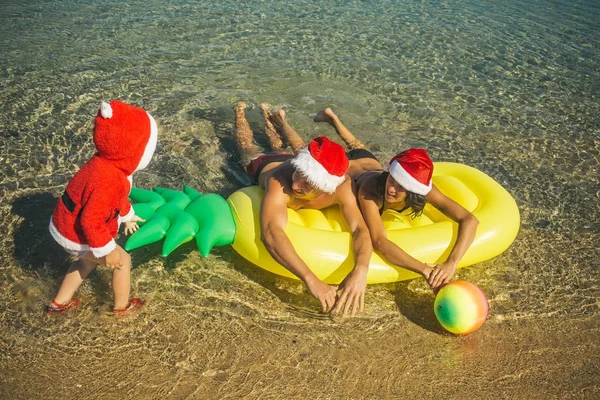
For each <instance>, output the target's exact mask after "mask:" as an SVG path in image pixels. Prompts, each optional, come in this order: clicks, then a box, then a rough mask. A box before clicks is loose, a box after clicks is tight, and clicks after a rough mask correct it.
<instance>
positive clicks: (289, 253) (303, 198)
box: [235, 102, 373, 317]
mask: <svg viewBox="0 0 600 400" xmlns="http://www.w3.org/2000/svg"><path fill="white" fill-rule="evenodd" d="M246 107H247V105H246V104H245V103H244V102H239V103H238V104H237V106H236V107H235V122H236V126H235V139H236V145H237V147H238V151H239V152H240V155H241V158H242V162H243V163H244V164H246V165H247V167H246V170H247V172H248V174H249V175H250V177H251V178H252V179H253V180H254V181H255V183H256V184H258V185H259V186H260V187H261V188H263V189H264V190H265V194H264V197H263V200H262V205H261V210H260V225H261V240H262V241H263V243H264V244H265V247H266V248H267V250H268V251H269V253H270V254H271V256H272V257H273V259H275V261H277V262H278V263H280V264H281V265H282V266H284V267H285V268H287V269H288V270H289V271H291V272H292V273H293V274H294V275H296V276H297V277H298V278H300V279H301V280H302V281H303V282H304V283H305V284H306V287H307V288H308V290H309V292H310V293H311V294H312V295H313V296H314V297H316V298H317V300H319V302H320V303H321V309H322V310H323V312H329V311H332V312H334V313H337V312H340V311H343V315H344V316H345V315H347V314H348V313H350V316H352V317H354V316H355V315H356V313H357V312H359V311H363V307H364V298H365V290H366V286H367V272H368V268H369V261H370V259H371V253H372V251H373V248H372V245H371V239H370V236H369V231H368V230H367V226H366V224H365V222H364V220H363V218H362V215H361V213H360V209H359V208H358V204H357V202H356V197H355V195H354V192H353V190H352V179H349V177H348V176H347V175H346V170H347V168H348V158H347V156H346V153H345V152H344V149H343V148H342V146H340V145H339V144H337V143H334V142H331V141H330V140H329V139H327V138H326V137H324V136H321V137H317V138H315V139H313V140H312V141H311V142H310V143H309V144H308V146H305V145H304V142H303V140H302V139H301V138H300V136H298V134H297V133H296V131H295V130H294V129H293V128H292V127H291V126H290V125H289V124H288V123H287V122H286V120H285V112H284V111H283V110H279V111H278V112H276V113H274V114H271V112H270V110H269V107H268V105H266V104H261V105H260V108H261V110H262V112H263V116H264V118H265V124H266V128H265V130H266V133H267V135H268V136H269V140H270V143H271V147H272V148H273V150H275V151H277V153H274V154H263V153H262V152H260V151H259V149H258V148H257V147H256V145H255V144H254V141H253V134H252V130H251V129H250V125H249V124H248V121H247V120H246V115H245V109H246ZM274 124H275V125H277V129H276V128H275V125H274ZM277 130H279V133H281V135H282V136H283V137H284V139H285V140H286V142H287V143H288V144H289V145H290V147H291V148H292V150H293V152H294V154H286V153H283V152H282V151H283V148H284V147H283V143H282V142H281V139H280V137H279V135H278V133H277ZM334 204H337V205H339V207H340V211H341V212H342V214H343V216H344V218H345V219H346V222H347V223H348V226H349V227H350V230H351V232H352V237H353V251H354V256H355V265H354V268H353V270H352V271H351V272H350V273H349V274H348V276H346V278H345V279H344V280H343V281H342V282H341V283H340V285H339V286H338V287H332V286H329V285H327V284H325V283H324V282H322V281H321V280H320V279H319V278H318V277H317V276H316V275H315V274H314V273H313V272H312V271H311V270H310V268H309V267H308V266H307V265H306V263H305V262H304V261H303V260H302V259H301V258H300V257H299V256H298V254H297V253H296V250H295V249H294V245H293V244H292V242H291V241H290V239H289V238H288V236H287V234H286V233H285V227H286V225H287V208H288V207H289V208H292V209H294V210H298V209H300V208H308V209H322V208H325V207H329V206H331V205H334ZM338 290H340V291H341V293H340V295H339V297H338V295H337V291H338Z"/></svg>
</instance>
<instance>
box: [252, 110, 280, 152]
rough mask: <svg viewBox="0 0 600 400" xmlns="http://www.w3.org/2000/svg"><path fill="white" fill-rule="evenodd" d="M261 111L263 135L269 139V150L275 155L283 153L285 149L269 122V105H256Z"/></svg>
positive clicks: (271, 123)
mask: <svg viewBox="0 0 600 400" xmlns="http://www.w3.org/2000/svg"><path fill="white" fill-rule="evenodd" d="M258 107H260V110H261V111H262V115H263V118H264V119H265V133H266V134H267V136H268V137H269V143H271V149H272V150H273V151H274V152H276V153H285V147H284V146H283V142H282V140H281V137H280V136H279V133H277V129H275V126H274V125H273V122H271V105H269V104H267V103H261V104H259V105H258Z"/></svg>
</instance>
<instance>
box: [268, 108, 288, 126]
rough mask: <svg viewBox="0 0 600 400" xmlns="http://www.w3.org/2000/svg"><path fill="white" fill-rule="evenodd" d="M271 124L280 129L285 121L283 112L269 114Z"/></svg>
mask: <svg viewBox="0 0 600 400" xmlns="http://www.w3.org/2000/svg"><path fill="white" fill-rule="evenodd" d="M270 119H271V122H273V124H275V125H276V126H277V127H278V128H281V127H282V126H283V125H284V124H285V123H286V122H287V121H286V120H285V111H283V110H277V111H275V112H274V113H272V114H271V118H270Z"/></svg>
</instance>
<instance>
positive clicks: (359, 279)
mask: <svg viewBox="0 0 600 400" xmlns="http://www.w3.org/2000/svg"><path fill="white" fill-rule="evenodd" d="M367 272H368V269H366V268H360V269H357V268H354V269H353V270H352V272H350V273H349V274H348V276H346V278H345V279H344V280H343V281H342V283H340V286H339V289H341V291H342V294H341V295H340V297H339V298H338V300H337V302H336V303H335V307H334V308H333V312H334V313H338V312H340V310H342V307H343V308H344V311H343V312H342V316H343V317H345V316H346V315H348V311H350V317H354V316H355V315H356V313H357V312H362V311H363V309H364V307H365V291H366V290H367Z"/></svg>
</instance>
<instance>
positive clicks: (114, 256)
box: [105, 247, 122, 269]
mask: <svg viewBox="0 0 600 400" xmlns="http://www.w3.org/2000/svg"><path fill="white" fill-rule="evenodd" d="M105 263H106V266H107V267H108V268H110V269H115V268H116V269H119V268H121V265H122V261H121V252H120V251H119V248H118V247H117V248H116V249H114V250H113V251H111V252H110V253H108V254H107V255H106V258H105Z"/></svg>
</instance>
